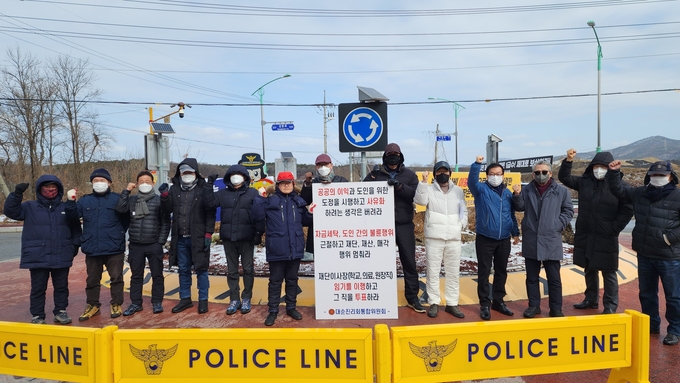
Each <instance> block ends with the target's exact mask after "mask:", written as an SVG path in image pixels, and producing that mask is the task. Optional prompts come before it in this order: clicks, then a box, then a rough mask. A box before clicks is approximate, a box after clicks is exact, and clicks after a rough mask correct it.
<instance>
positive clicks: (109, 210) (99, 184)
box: [65, 168, 130, 322]
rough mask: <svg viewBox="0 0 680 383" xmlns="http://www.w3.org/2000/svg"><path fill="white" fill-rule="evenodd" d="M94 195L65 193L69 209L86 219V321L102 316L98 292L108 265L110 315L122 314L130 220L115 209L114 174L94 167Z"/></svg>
mask: <svg viewBox="0 0 680 383" xmlns="http://www.w3.org/2000/svg"><path fill="white" fill-rule="evenodd" d="M90 182H92V190H93V193H92V194H87V195H85V196H83V197H82V198H81V199H79V200H78V202H76V190H74V189H71V190H69V191H68V192H67V193H66V195H67V198H68V201H67V202H66V207H65V208H66V210H67V211H69V210H70V211H77V214H78V216H79V217H80V218H82V219H83V235H82V236H81V237H80V239H81V247H82V250H83V253H85V266H86V267H87V280H86V286H85V295H86V297H87V307H86V308H85V312H84V313H83V314H82V315H81V316H80V317H79V318H78V320H80V321H81V322H82V321H86V320H88V319H90V318H92V317H93V316H95V315H99V308H100V307H101V303H100V302H99V293H100V291H101V279H102V273H103V272H104V266H106V272H107V273H108V274H109V278H110V280H111V282H110V292H111V318H118V317H119V316H121V315H123V310H122V309H121V305H122V304H123V263H124V260H125V232H126V231H127V229H128V226H129V222H130V219H129V217H128V215H127V214H121V213H119V212H117V211H116V203H117V202H118V199H119V198H120V195H119V194H118V193H114V192H112V191H111V174H109V172H108V170H106V169H104V168H100V169H95V170H94V171H93V172H92V174H90Z"/></svg>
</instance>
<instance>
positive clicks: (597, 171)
mask: <svg viewBox="0 0 680 383" xmlns="http://www.w3.org/2000/svg"><path fill="white" fill-rule="evenodd" d="M606 174H607V169H602V168H596V169H593V175H594V176H595V178H596V179H598V180H603V179H604V176H605V175H606Z"/></svg>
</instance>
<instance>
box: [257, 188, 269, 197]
mask: <svg viewBox="0 0 680 383" xmlns="http://www.w3.org/2000/svg"><path fill="white" fill-rule="evenodd" d="M257 192H258V193H260V195H261V196H262V197H266V196H267V189H265V188H263V187H261V186H260V188H259V189H257Z"/></svg>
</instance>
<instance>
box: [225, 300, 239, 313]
mask: <svg viewBox="0 0 680 383" xmlns="http://www.w3.org/2000/svg"><path fill="white" fill-rule="evenodd" d="M240 308H241V302H240V301H231V303H229V307H227V315H234V314H236V312H237V311H238V310H239V309H240Z"/></svg>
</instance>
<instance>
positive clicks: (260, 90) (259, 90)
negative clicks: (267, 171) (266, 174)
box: [251, 74, 290, 166]
mask: <svg viewBox="0 0 680 383" xmlns="http://www.w3.org/2000/svg"><path fill="white" fill-rule="evenodd" d="M286 77H290V75H289V74H284V75H283V76H281V77H277V78H275V79H273V80H271V81H269V82H268V83H266V84H264V85H262V86H261V87H259V88H257V89H255V91H254V92H253V93H252V94H251V96H254V95H255V93H257V97H258V98H259V99H260V125H261V126H262V162H264V164H265V166H267V161H266V159H265V157H266V154H265V151H264V126H265V125H266V124H267V122H266V121H265V120H264V107H263V105H262V97H263V96H264V87H265V86H267V85H269V84H271V83H273V82H274V81H276V80H281V79H282V78H286Z"/></svg>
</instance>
